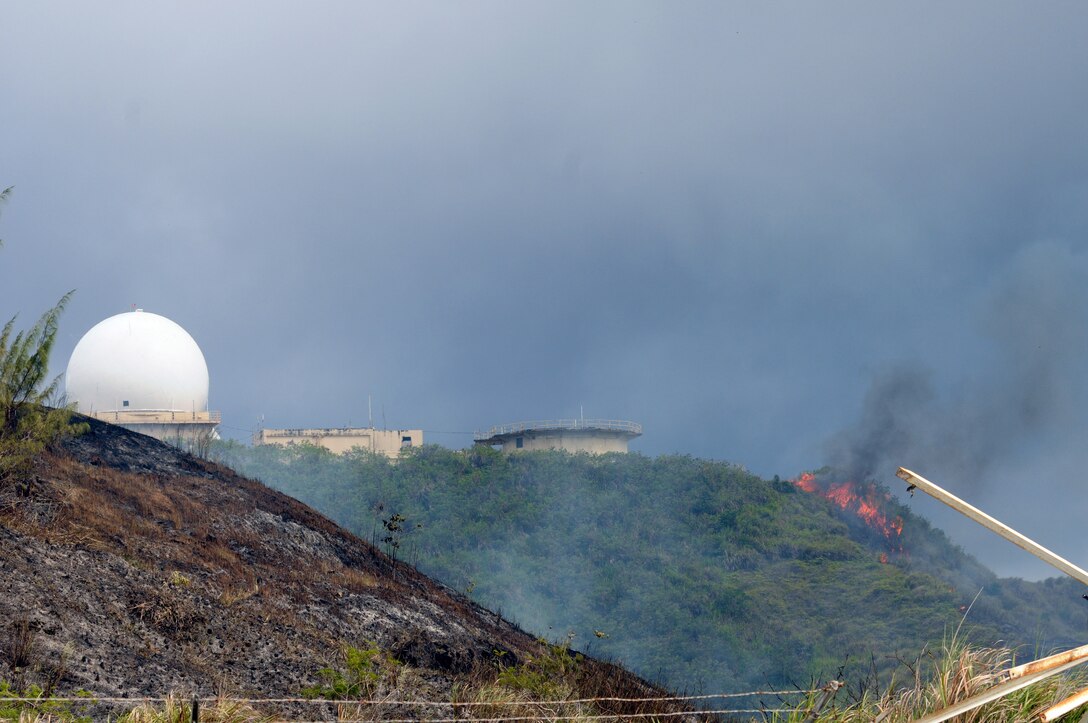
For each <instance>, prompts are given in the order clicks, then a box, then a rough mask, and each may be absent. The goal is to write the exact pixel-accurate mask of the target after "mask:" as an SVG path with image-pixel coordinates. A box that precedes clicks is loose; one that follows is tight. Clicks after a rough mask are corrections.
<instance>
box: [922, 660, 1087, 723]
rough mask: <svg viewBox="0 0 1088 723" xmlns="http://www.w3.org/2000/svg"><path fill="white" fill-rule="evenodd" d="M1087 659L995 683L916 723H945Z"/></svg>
mask: <svg viewBox="0 0 1088 723" xmlns="http://www.w3.org/2000/svg"><path fill="white" fill-rule="evenodd" d="M1086 661H1088V657H1082V658H1077V659H1075V660H1070V661H1067V662H1065V663H1063V664H1062V665H1057V666H1055V667H1053V668H1050V669H1048V670H1039V671H1036V672H1034V673H1029V674H1027V675H1023V676H1021V677H1019V678H1014V679H1013V680H1008V681H1005V682H1004V683H1001V684H1000V685H995V686H994V687H992V688H989V689H987V690H984V691H982V692H981V693H977V694H976V695H973V696H971V697H970V698H967V699H966V700H962V701H960V702H959V703H956V704H954V705H950V706H948V707H947V708H945V709H943V710H939V711H937V712H936V713H930V714H929V715H927V716H922V717H921V718H917V719H915V721H914V723H943V721H946V720H948V719H949V718H955V717H956V716H958V715H960V714H961V713H966V712H968V711H972V710H974V709H975V708H980V707H982V706H984V705H986V704H987V703H992V702H993V701H995V700H998V699H999V698H1004V697H1005V696H1006V695H1008V694H1009V693H1013V692H1015V691H1017V690H1020V689H1021V688H1026V687H1028V686H1029V685H1032V684H1034V683H1038V682H1039V681H1040V680H1045V679H1047V678H1049V677H1050V676H1052V675H1057V674H1058V673H1062V672H1065V671H1066V670H1069V669H1070V668H1074V667H1076V666H1078V665H1081V664H1083V663H1084V662H1086Z"/></svg>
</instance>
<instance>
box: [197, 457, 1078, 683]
mask: <svg viewBox="0 0 1088 723" xmlns="http://www.w3.org/2000/svg"><path fill="white" fill-rule="evenodd" d="M215 454H217V455H218V456H219V458H220V459H221V460H222V461H224V462H226V463H227V464H228V465H230V466H233V467H235V468H236V469H238V470H239V471H241V472H243V473H244V474H246V475H249V476H254V477H257V478H259V479H261V480H262V481H264V482H265V483H267V484H269V485H271V486H273V487H276V488H278V489H280V490H283V491H284V492H287V493H288V494H290V495H292V496H294V497H297V498H298V499H300V500H302V501H304V502H306V503H308V504H310V505H312V506H314V507H316V508H317V509H319V510H322V511H324V512H325V513H326V514H329V515H330V516H331V517H333V518H334V519H335V520H336V521H338V522H339V523H341V524H343V525H344V526H346V527H347V528H349V529H350V530H352V531H354V532H355V533H356V534H359V535H360V536H362V537H364V538H367V539H371V540H373V541H375V542H378V543H381V541H382V540H383V539H385V538H388V537H391V536H394V535H395V537H396V544H397V550H396V551H397V553H398V554H399V555H400V556H401V557H402V558H403V559H404V560H406V561H407V562H410V563H413V564H416V565H417V566H418V567H419V568H420V569H421V570H423V571H424V572H427V573H428V574H431V575H433V576H435V577H437V578H438V579H440V580H443V581H444V582H446V583H447V584H448V585H450V586H452V587H454V588H457V589H459V590H462V591H465V592H468V593H469V594H470V595H471V596H472V597H473V598H475V599H476V600H477V601H478V602H480V603H481V604H483V605H485V606H487V607H490V608H492V609H497V610H501V611H502V612H503V613H504V614H505V615H508V616H512V617H513V618H514V619H515V620H516V621H517V622H519V623H520V624H522V625H523V626H525V627H526V628H528V629H529V630H530V631H531V632H534V633H536V634H538V635H542V636H545V637H548V638H550V639H557V638H562V637H564V636H565V635H566V634H567V633H568V632H572V633H573V634H574V635H575V638H574V641H573V645H574V646H575V647H578V648H580V649H582V650H585V651H586V652H588V653H591V654H593V655H597V656H600V655H604V656H610V657H613V658H615V659H618V660H619V661H621V662H622V663H623V664H624V665H626V666H628V667H631V668H633V669H634V670H636V671H637V672H639V673H640V674H642V675H645V676H648V677H651V678H655V679H657V680H660V681H663V682H665V683H667V684H668V685H670V686H672V687H674V688H680V689H688V690H693V689H701V690H704V691H707V692H720V691H723V690H752V689H757V688H763V687H764V686H767V685H771V686H775V687H782V686H785V687H795V688H801V689H807V688H809V687H810V686H811V684H812V682H813V681H814V680H818V679H822V680H827V679H829V678H839V677H844V676H845V677H846V678H847V679H852V680H858V679H862V678H866V679H871V680H874V681H875V682H880V681H882V680H884V679H886V677H887V675H888V674H889V673H890V671H891V670H892V669H893V668H894V667H895V666H896V665H897V662H898V660H901V659H913V657H914V656H916V655H918V654H919V652H920V651H921V650H922V649H923V647H924V646H925V645H927V644H930V643H932V642H933V641H939V640H941V639H942V637H943V636H944V635H945V633H946V632H947V630H949V629H950V628H951V627H952V626H955V625H956V624H957V623H958V621H959V619H960V617H961V616H962V614H963V611H964V609H966V607H967V606H968V605H969V604H970V603H971V601H972V599H973V598H974V597H975V596H976V595H977V594H978V593H979V591H980V590H982V594H981V595H979V598H978V600H977V602H976V603H975V605H974V608H973V609H972V612H971V616H970V618H969V619H968V624H967V630H968V631H969V634H970V639H971V640H973V641H976V642H978V643H980V644H985V645H992V644H995V643H998V642H1001V643H1003V644H1006V645H1008V646H1010V647H1013V648H1016V647H1020V648H1021V655H1026V656H1034V655H1035V654H1036V653H1041V652H1046V651H1048V650H1049V649H1051V648H1053V647H1055V646H1071V645H1074V644H1080V643H1081V642H1083V640H1082V639H1081V638H1082V637H1083V636H1082V635H1081V632H1082V630H1083V626H1084V619H1085V613H1086V611H1085V610H1084V609H1083V603H1084V601H1083V600H1081V599H1080V592H1081V591H1080V590H1078V589H1077V588H1076V585H1075V584H1074V583H1072V582H1071V581H1066V580H1058V579H1054V580H1047V581H1043V582H1040V583H1026V582H1024V581H1022V580H1000V579H998V578H997V577H996V576H994V575H993V574H992V573H991V572H989V571H988V570H986V568H984V567H983V566H982V565H980V564H979V563H978V562H976V561H974V560H973V559H972V558H970V557H969V556H967V555H965V554H964V553H963V552H962V551H961V550H959V549H958V548H956V547H955V546H953V545H952V544H951V543H950V542H949V541H948V540H947V538H946V537H945V536H944V534H943V533H941V532H940V531H939V530H935V529H933V528H932V527H931V526H930V525H929V524H928V523H927V522H926V521H925V520H923V519H922V518H919V517H917V516H915V515H913V514H911V512H910V510H909V509H907V508H906V507H904V506H902V505H899V504H898V503H895V502H893V501H891V500H889V501H888V502H887V504H888V505H889V506H890V508H889V512H890V513H891V514H894V515H898V516H900V517H901V518H902V520H903V531H902V535H901V536H899V537H897V538H896V539H895V540H889V539H888V538H887V537H885V535H884V534H883V533H882V532H880V531H878V530H874V529H871V528H869V527H868V526H866V525H865V524H864V523H863V522H862V521H861V520H859V519H858V518H857V517H856V516H854V515H851V514H848V513H844V512H843V511H842V510H840V509H839V508H838V507H837V506H836V505H834V504H833V503H832V502H831V501H829V500H827V499H824V498H823V497H821V496H819V495H815V494H810V493H808V492H805V491H803V490H801V489H799V488H798V487H797V486H796V485H795V484H794V483H792V482H790V481H787V480H778V479H774V480H763V479H760V478H758V477H756V476H754V475H752V474H749V473H748V472H746V471H745V470H744V469H742V468H741V467H738V466H736V465H732V464H727V463H722V462H712V461H707V460H700V459H694V458H691V457H685V456H672V457H659V458H656V459H651V458H647V457H644V456H641V455H637V454H629V455H604V456H599V457H591V456H586V455H569V454H566V453H562V452H532V453H524V454H517V455H503V454H501V453H498V452H495V451H493V450H491V449H488V448H474V449H470V450H465V451H452V450H447V449H443V448H440V447H435V446H425V447H422V448H417V449H413V450H410V451H408V452H406V453H405V454H404V455H402V457H401V459H400V461H399V462H397V463H395V464H394V463H390V462H389V461H388V460H386V459H384V458H382V457H380V456H375V455H371V454H368V453H365V452H361V451H357V452H355V453H352V454H348V455H346V456H343V457H338V456H336V455H333V454H331V453H329V452H327V451H325V450H323V449H319V448H316V447H312V446H300V447H295V448H289V449H281V448H275V447H256V448H249V447H246V446H243V445H238V444H233V443H223V444H220V445H219V446H218V448H217V449H216V450H215ZM394 515H395V516H397V527H398V530H397V531H396V532H395V533H390V532H388V527H387V526H385V525H386V523H388V521H389V520H391V519H392V518H393V516H394ZM387 546H388V544H387ZM900 547H901V548H902V551H900ZM882 557H883V558H885V559H886V560H887V564H883V563H882V562H881V559H882ZM874 673H875V674H876V677H875V678H874Z"/></svg>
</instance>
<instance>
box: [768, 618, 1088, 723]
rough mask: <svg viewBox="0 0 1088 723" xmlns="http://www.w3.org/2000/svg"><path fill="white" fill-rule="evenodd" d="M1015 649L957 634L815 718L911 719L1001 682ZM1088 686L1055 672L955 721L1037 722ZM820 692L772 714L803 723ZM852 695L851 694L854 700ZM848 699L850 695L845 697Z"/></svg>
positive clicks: (895, 722) (1080, 677)
mask: <svg viewBox="0 0 1088 723" xmlns="http://www.w3.org/2000/svg"><path fill="white" fill-rule="evenodd" d="M1013 658H1014V652H1013V651H1012V650H1010V649H1008V648H1002V647H976V646H972V645H968V644H967V643H966V642H965V641H964V640H963V639H962V638H960V637H958V636H957V635H952V636H951V637H950V638H948V639H947V640H945V641H944V642H943V643H942V644H941V646H940V648H939V649H938V650H936V651H931V652H926V653H923V654H922V656H920V657H919V658H918V660H917V661H915V663H913V664H911V665H904V666H903V670H904V671H905V673H904V674H902V675H901V676H900V678H899V679H896V678H893V679H892V680H891V682H889V684H888V686H887V687H886V688H884V689H883V690H873V689H866V690H863V691H860V692H855V693H854V694H853V696H850V695H849V694H848V693H847V694H846V695H844V693H846V691H840V693H839V696H838V697H837V701H836V702H835V703H833V704H832V705H831V706H829V707H827V709H826V710H824V711H821V712H820V714H819V716H818V717H817V718H816V721H817V723H863V722H864V723H875V722H876V721H879V722H880V723H909V721H914V720H917V719H918V718H920V717H922V716H924V715H928V714H930V713H935V712H937V711H940V710H943V709H945V708H947V707H949V706H951V705H955V704H956V703H959V702H962V701H964V700H967V699H968V698H970V697H972V696H974V695H976V694H978V693H981V692H983V691H985V690H987V689H989V688H990V687H992V686H993V685H995V684H996V683H997V682H1000V681H999V677H1000V676H1001V673H1002V672H1003V671H1005V670H1006V669H1008V668H1009V667H1010V666H1011V665H1012V663H1013ZM1086 686H1088V672H1086V671H1084V670H1082V669H1075V670H1074V672H1072V673H1067V674H1064V675H1055V676H1053V677H1051V678H1047V679H1045V680H1041V681H1039V682H1037V683H1034V684H1032V685H1029V686H1027V687H1025V688H1021V689H1020V690H1018V691H1015V692H1013V693H1010V694H1009V695H1006V696H1005V697H1003V698H1000V699H998V700H996V701H993V702H991V703H987V704H986V705H983V706H981V707H979V708H976V709H975V710H973V711H969V712H967V713H964V714H962V715H959V716H957V717H956V718H954V719H953V720H954V721H955V722H956V723H994V722H995V721H1003V722H1007V723H1017V722H1019V721H1023V722H1024V723H1027V722H1028V721H1037V720H1038V719H1039V714H1040V713H1041V712H1042V711H1043V710H1045V709H1047V708H1049V707H1050V706H1052V705H1054V704H1055V703H1057V702H1059V701H1061V700H1063V699H1064V698H1066V697H1067V696H1069V695H1071V694H1073V693H1074V692H1076V691H1077V690H1080V689H1082V688H1084V687H1086ZM819 696H820V693H814V694H812V695H810V696H809V697H808V699H807V700H806V701H805V702H804V703H803V704H802V705H801V706H799V707H798V709H797V710H795V711H793V712H791V713H788V714H784V715H774V716H773V717H771V718H770V720H771V721H772V722H773V723H800V722H801V721H804V720H805V719H806V716H807V715H808V714H809V712H810V711H811V710H812V707H813V705H814V704H815V703H816V701H817V700H818V699H819ZM851 698H852V699H851ZM844 699H845V700H844ZM1086 711H1088V706H1086V707H1083V708H1080V709H1077V710H1074V711H1072V712H1071V713H1069V714H1067V715H1066V716H1065V717H1064V718H1063V719H1062V720H1067V721H1079V720H1080V719H1081V717H1082V716H1084V714H1085V713H1086Z"/></svg>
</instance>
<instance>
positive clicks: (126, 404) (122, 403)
mask: <svg viewBox="0 0 1088 723" xmlns="http://www.w3.org/2000/svg"><path fill="white" fill-rule="evenodd" d="M121 406H122V407H127V406H128V400H127V399H126V400H125V401H123V402H121Z"/></svg>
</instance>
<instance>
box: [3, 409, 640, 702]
mask: <svg viewBox="0 0 1088 723" xmlns="http://www.w3.org/2000/svg"><path fill="white" fill-rule="evenodd" d="M89 425H90V429H89V431H88V432H87V433H86V434H83V435H81V436H79V437H75V438H71V439H68V440H66V441H64V442H62V443H60V444H59V445H57V447H56V448H55V449H54V450H52V451H51V452H50V453H48V454H47V455H45V456H44V457H43V458H41V459H40V460H39V461H38V463H37V465H36V468H35V471H34V475H33V478H32V479H30V480H29V484H28V485H27V486H20V487H18V488H15V487H12V488H8V489H5V490H4V491H3V495H4V499H3V506H2V508H0V510H2V511H0V559H2V560H3V567H2V571H0V577H2V586H3V589H4V591H5V594H4V595H3V596H0V620H3V621H5V622H4V624H3V625H4V627H3V629H2V630H0V635H2V636H3V637H2V638H0V650H2V651H3V658H2V660H0V663H2V665H3V669H2V673H0V678H4V679H6V680H8V681H10V682H11V683H12V685H13V686H15V687H16V688H21V687H25V686H29V685H31V684H36V685H39V686H41V687H43V688H45V689H46V690H49V691H55V692H71V691H76V690H81V689H82V690H86V691H90V692H91V693H93V694H94V695H96V696H102V697H113V696H116V697H131V698H135V697H142V696H161V695H164V694H166V693H168V692H177V693H179V694H182V695H206V696H210V695H216V694H218V693H226V694H230V695H240V696H243V697H252V698H282V697H292V696H298V695H299V694H300V691H302V690H304V689H306V688H307V687H311V686H314V685H315V684H318V683H319V682H320V680H319V675H318V671H319V670H320V669H321V668H323V667H326V666H335V665H336V663H337V661H338V660H339V658H340V655H341V651H342V650H344V649H345V646H354V647H359V648H365V647H367V646H372V647H375V648H377V649H378V650H380V651H382V654H383V655H384V656H387V657H388V658H389V659H396V660H397V661H399V663H398V665H399V669H400V670H401V671H405V670H411V671H412V673H411V676H404V675H401V676H400V679H399V681H394V680H392V679H390V681H385V682H387V683H388V685H390V686H399V691H400V692H402V693H410V697H412V698H415V699H426V700H432V701H438V702H440V703H443V702H444V703H448V702H450V700H451V696H454V695H457V694H460V695H462V696H463V695H464V691H466V690H470V689H471V688H472V686H473V685H481V684H487V683H489V682H491V681H494V680H495V679H496V677H497V676H498V674H499V672H500V670H502V669H508V670H509V669H516V668H517V667H518V666H525V665H529V664H531V661H533V660H539V659H541V658H542V657H546V656H548V655H554V654H555V649H554V648H552V647H550V646H546V645H543V644H542V643H541V642H539V641H537V640H536V639H534V638H533V637H532V636H530V635H528V634H526V633H525V632H523V631H521V630H520V629H518V628H517V627H516V626H514V625H513V624H511V623H509V622H507V621H506V620H504V619H503V618H502V617H501V616H500V615H497V614H495V613H492V612H489V611H487V610H485V609H483V608H481V607H480V606H478V605H476V604H475V603H473V602H471V601H469V600H468V599H466V598H465V597H463V596H461V595H459V594H457V593H455V592H454V591H452V590H451V589H449V588H447V587H445V586H443V585H441V584H439V583H436V582H435V581H433V580H431V579H429V578H427V577H425V576H424V575H422V574H420V573H419V572H417V571H416V570H414V569H413V568H411V567H409V566H407V565H405V564H403V563H401V562H396V561H394V560H393V559H391V558H389V557H387V556H386V555H384V554H383V553H382V552H381V551H379V550H377V549H376V548H374V547H372V546H371V545H369V544H367V543H366V542H364V541H362V540H360V539H358V538H356V537H354V536H353V535H351V534H349V533H347V532H346V531H344V530H342V529H341V528H340V527H338V526H337V525H335V524H334V523H332V522H331V521H329V520H328V519H326V518H325V517H323V516H321V515H320V514H318V513H316V512H315V511H313V510H312V509H310V508H309V507H307V506H305V505H304V504H302V503H300V502H298V501H296V500H294V499H291V498H290V497H287V496H286V495H283V494H281V493H278V492H275V491H273V490H271V489H269V488H267V487H265V486H264V485H262V484H260V483H257V482H254V481H252V480H249V479H245V478H243V477H241V476H239V475H237V474H235V473H233V472H231V471H229V470H227V469H226V468H223V467H220V466H218V465H216V464H214V463H211V462H207V461H204V460H200V459H197V458H194V457H192V456H189V455H187V454H184V453H182V452H179V451H178V450H176V449H174V448H172V447H170V446H167V445H165V444H162V443H160V442H157V441H155V440H153V439H151V438H148V437H144V436H141V435H138V434H135V433H132V432H129V431H126V430H124V429H121V428H119V427H114V426H110V425H107V424H103V423H101V422H96V421H94V420H89ZM564 654H565V653H564ZM571 660H575V658H573V657H572V658H571ZM578 660H579V662H578V664H577V665H573V666H569V669H567V670H565V671H564V674H565V676H566V680H567V682H569V683H570V684H571V685H572V686H574V688H573V689H572V690H571V691H570V692H571V693H573V694H574V697H593V696H596V695H601V694H609V695H617V694H618V695H621V696H622V695H626V696H632V697H641V696H647V695H651V696H652V695H658V694H661V691H660V690H659V689H657V688H655V687H653V686H651V685H649V684H648V683H646V682H645V681H643V680H641V679H639V678H637V677H635V676H633V675H632V674H630V673H628V672H626V671H624V670H622V669H620V668H617V667H615V666H612V665H609V664H607V663H602V662H599V661H596V660H593V659H590V658H585V659H581V658H579V659H578ZM565 667H566V666H565ZM409 678H410V679H409ZM385 682H383V684H385ZM458 691H460V693H458ZM462 699H463V698H462ZM440 710H446V711H447V712H448V708H445V709H440ZM402 712H405V711H402ZM617 712H618V711H617ZM624 712H626V711H624ZM631 712H633V709H632V711H631ZM432 713H433V711H432ZM309 714H310V715H313V711H312V710H310V712H309ZM409 714H410V715H416V714H421V713H420V711H418V710H417V711H415V712H414V713H411V712H409Z"/></svg>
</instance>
